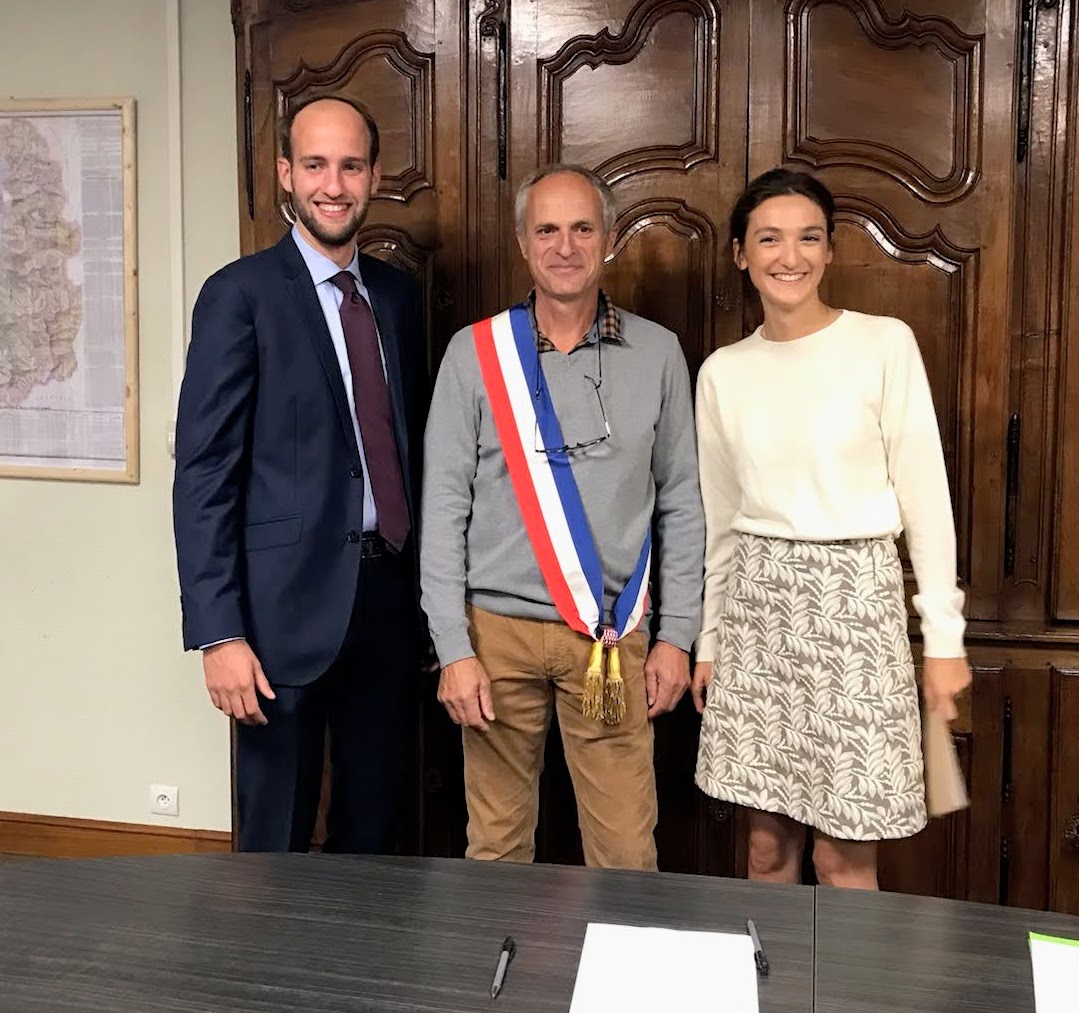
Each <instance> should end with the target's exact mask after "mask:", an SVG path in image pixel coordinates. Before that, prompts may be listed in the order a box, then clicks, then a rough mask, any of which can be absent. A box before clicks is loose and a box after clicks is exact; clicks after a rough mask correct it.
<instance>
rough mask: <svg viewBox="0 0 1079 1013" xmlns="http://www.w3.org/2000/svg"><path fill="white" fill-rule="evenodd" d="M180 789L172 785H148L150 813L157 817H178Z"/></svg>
mask: <svg viewBox="0 0 1079 1013" xmlns="http://www.w3.org/2000/svg"><path fill="white" fill-rule="evenodd" d="M179 795H180V789H179V788H177V787H176V785H174V784H151V785H150V812H152V813H157V814H158V815H159V816H179V815H180V800H179Z"/></svg>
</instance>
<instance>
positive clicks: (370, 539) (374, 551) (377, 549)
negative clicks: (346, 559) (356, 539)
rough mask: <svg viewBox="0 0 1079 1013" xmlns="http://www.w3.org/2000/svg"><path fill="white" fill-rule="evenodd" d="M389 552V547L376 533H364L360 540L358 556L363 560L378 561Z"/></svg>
mask: <svg viewBox="0 0 1079 1013" xmlns="http://www.w3.org/2000/svg"><path fill="white" fill-rule="evenodd" d="M389 551H390V547H389V545H387V544H386V542H385V540H384V539H383V537H382V535H380V534H379V533H378V532H377V531H365V532H364V533H363V535H362V536H361V538H360V555H361V556H362V557H363V558H364V559H378V558H379V557H380V556H385V555H387V554H388V553H389Z"/></svg>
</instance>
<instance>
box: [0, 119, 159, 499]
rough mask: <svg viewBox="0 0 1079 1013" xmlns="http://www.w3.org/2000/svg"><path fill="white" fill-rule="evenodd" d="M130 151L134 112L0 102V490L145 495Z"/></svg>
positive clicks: (132, 157)
mask: <svg viewBox="0 0 1079 1013" xmlns="http://www.w3.org/2000/svg"><path fill="white" fill-rule="evenodd" d="M135 150H136V149H135V100H134V99H133V98H102V99H17V100H16V99H8V100H3V99H0V219H3V218H4V217H5V216H6V218H7V220H6V221H3V220H0V478H41V479H60V480H73V481H89V482H119V483H131V484H134V483H137V482H138V481H139V375H138V366H139V358H138V288H137V279H138V274H137V245H136V244H137V231H136V189H135V180H136V172H135V161H136V159H135ZM42 237H45V241H44V243H43V242H42ZM5 245H6V246H7V249H5ZM5 359H6V361H5Z"/></svg>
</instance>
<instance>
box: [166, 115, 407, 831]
mask: <svg viewBox="0 0 1079 1013" xmlns="http://www.w3.org/2000/svg"><path fill="white" fill-rule="evenodd" d="M281 150H282V157H281V158H279V159H278V163H277V172H278V179H279V181H280V183H281V186H282V187H283V188H284V190H285V191H287V192H288V193H289V194H290V196H291V202H292V208H293V210H294V212H295V215H296V225H295V227H294V228H293V229H292V231H291V233H289V234H287V235H286V236H285V237H284V238H283V239H282V240H281V241H280V242H279V243H278V244H277V245H276V246H274V247H272V248H270V249H268V250H263V251H262V252H259V253H256V254H254V255H252V256H248V257H244V258H242V259H240V260H238V261H236V262H235V263H232V264H229V265H228V266H227V267H224V268H222V269H221V270H220V271H218V272H217V273H216V274H214V275H213V276H212V277H211V278H210V279H209V280H208V281H207V282H206V284H205V285H204V286H203V289H202V292H201V294H200V295H199V298H198V302H197V303H196V306H195V311H194V316H193V319H192V330H191V344H190V348H189V350H188V356H187V370H186V373H185V376H184V381H183V386H182V389H181V393H180V403H179V410H178V415H177V422H176V476H175V483H174V487H173V514H174V525H175V535H176V553H177V560H178V565H179V575H180V591H181V604H182V610H183V636H184V647H185V649H188V650H201V651H202V656H203V670H204V672H205V676H206V688H207V690H208V692H209V694H210V699H211V700H212V701H213V704H214V706H215V707H217V708H218V709H220V710H221V711H222V712H223V713H225V714H226V715H228V716H229V717H232V718H234V719H235V720H236V722H237V737H236V747H237V748H236V787H237V797H238V812H239V847H240V849H241V850H243V851H286V850H292V851H304V850H306V849H307V846H308V844H309V842H310V840H311V835H312V832H313V829H314V824H315V819H316V815H317V811H318V802H319V790H320V786H321V778H322V764H323V743H324V741H325V733H326V728H327V726H328V727H329V733H330V753H331V762H332V770H333V779H332V787H331V802H330V810H329V813H328V819H327V839H326V842H325V850H327V851H337V852H381V851H385V850H388V849H389V848H390V847H392V845H393V841H394V834H395V829H396V828H395V823H396V817H397V799H398V798H399V797H400V795H401V792H400V775H401V772H402V769H403V767H404V765H405V763H406V762H407V744H408V743H410V742H411V740H412V737H413V731H414V720H413V718H414V713H415V712H414V709H413V707H412V702H413V701H414V700H415V699H416V698H417V697H416V695H415V692H414V690H415V687H414V680H415V674H416V671H417V661H418V655H419V651H418V637H419V612H418V607H417V592H416V550H415V544H416V512H415V508H414V504H415V503H416V502H417V500H418V496H419V476H420V474H421V462H420V453H421V447H422V435H423V425H424V421H425V416H426V410H427V394H428V384H427V375H426V350H425V345H424V337H423V333H422V327H421V323H420V319H419V297H418V294H417V293H416V291H415V289H414V286H413V285H412V283H411V282H410V281H409V279H408V278H407V276H406V275H404V274H403V273H402V272H400V271H398V270H396V269H395V268H392V267H390V266H388V265H387V264H385V263H383V262H381V261H379V260H376V259H373V258H371V257H368V256H365V255H364V254H362V253H359V252H358V251H357V244H356V235H357V232H358V230H359V228H360V224H361V223H362V221H363V218H364V213H365V211H366V209H367V205H368V202H369V201H370V199H371V197H372V196H373V195H374V193H375V192H376V191H377V189H378V184H379V176H380V168H379V160H378V127H377V125H376V124H375V121H374V119H373V118H372V117H371V114H370V113H369V112H368V111H367V110H366V109H365V108H364V107H363V106H361V105H360V104H359V103H356V102H354V101H353V100H351V99H348V98H341V97H322V98H318V99H314V100H310V101H308V102H304V103H300V104H298V105H297V106H295V107H294V108H293V109H291V110H290V112H289V115H288V117H287V118H286V120H285V122H284V123H283V124H282V138H281Z"/></svg>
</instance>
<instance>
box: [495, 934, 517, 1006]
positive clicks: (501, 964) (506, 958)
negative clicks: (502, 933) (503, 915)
mask: <svg viewBox="0 0 1079 1013" xmlns="http://www.w3.org/2000/svg"><path fill="white" fill-rule="evenodd" d="M516 952H517V947H516V946H515V945H514V942H513V936H506V938H505V939H504V940H503V941H502V952H501V953H500V954H499V955H498V967H496V968H495V980H494V981H492V982H491V998H492V999H494V998H496V997H497V996H498V993H499V992H501V991H502V982H503V980H504V979H505V977H506V968H507V967H509V966H510V961H511V960H513V955H514V954H515V953H516Z"/></svg>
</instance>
